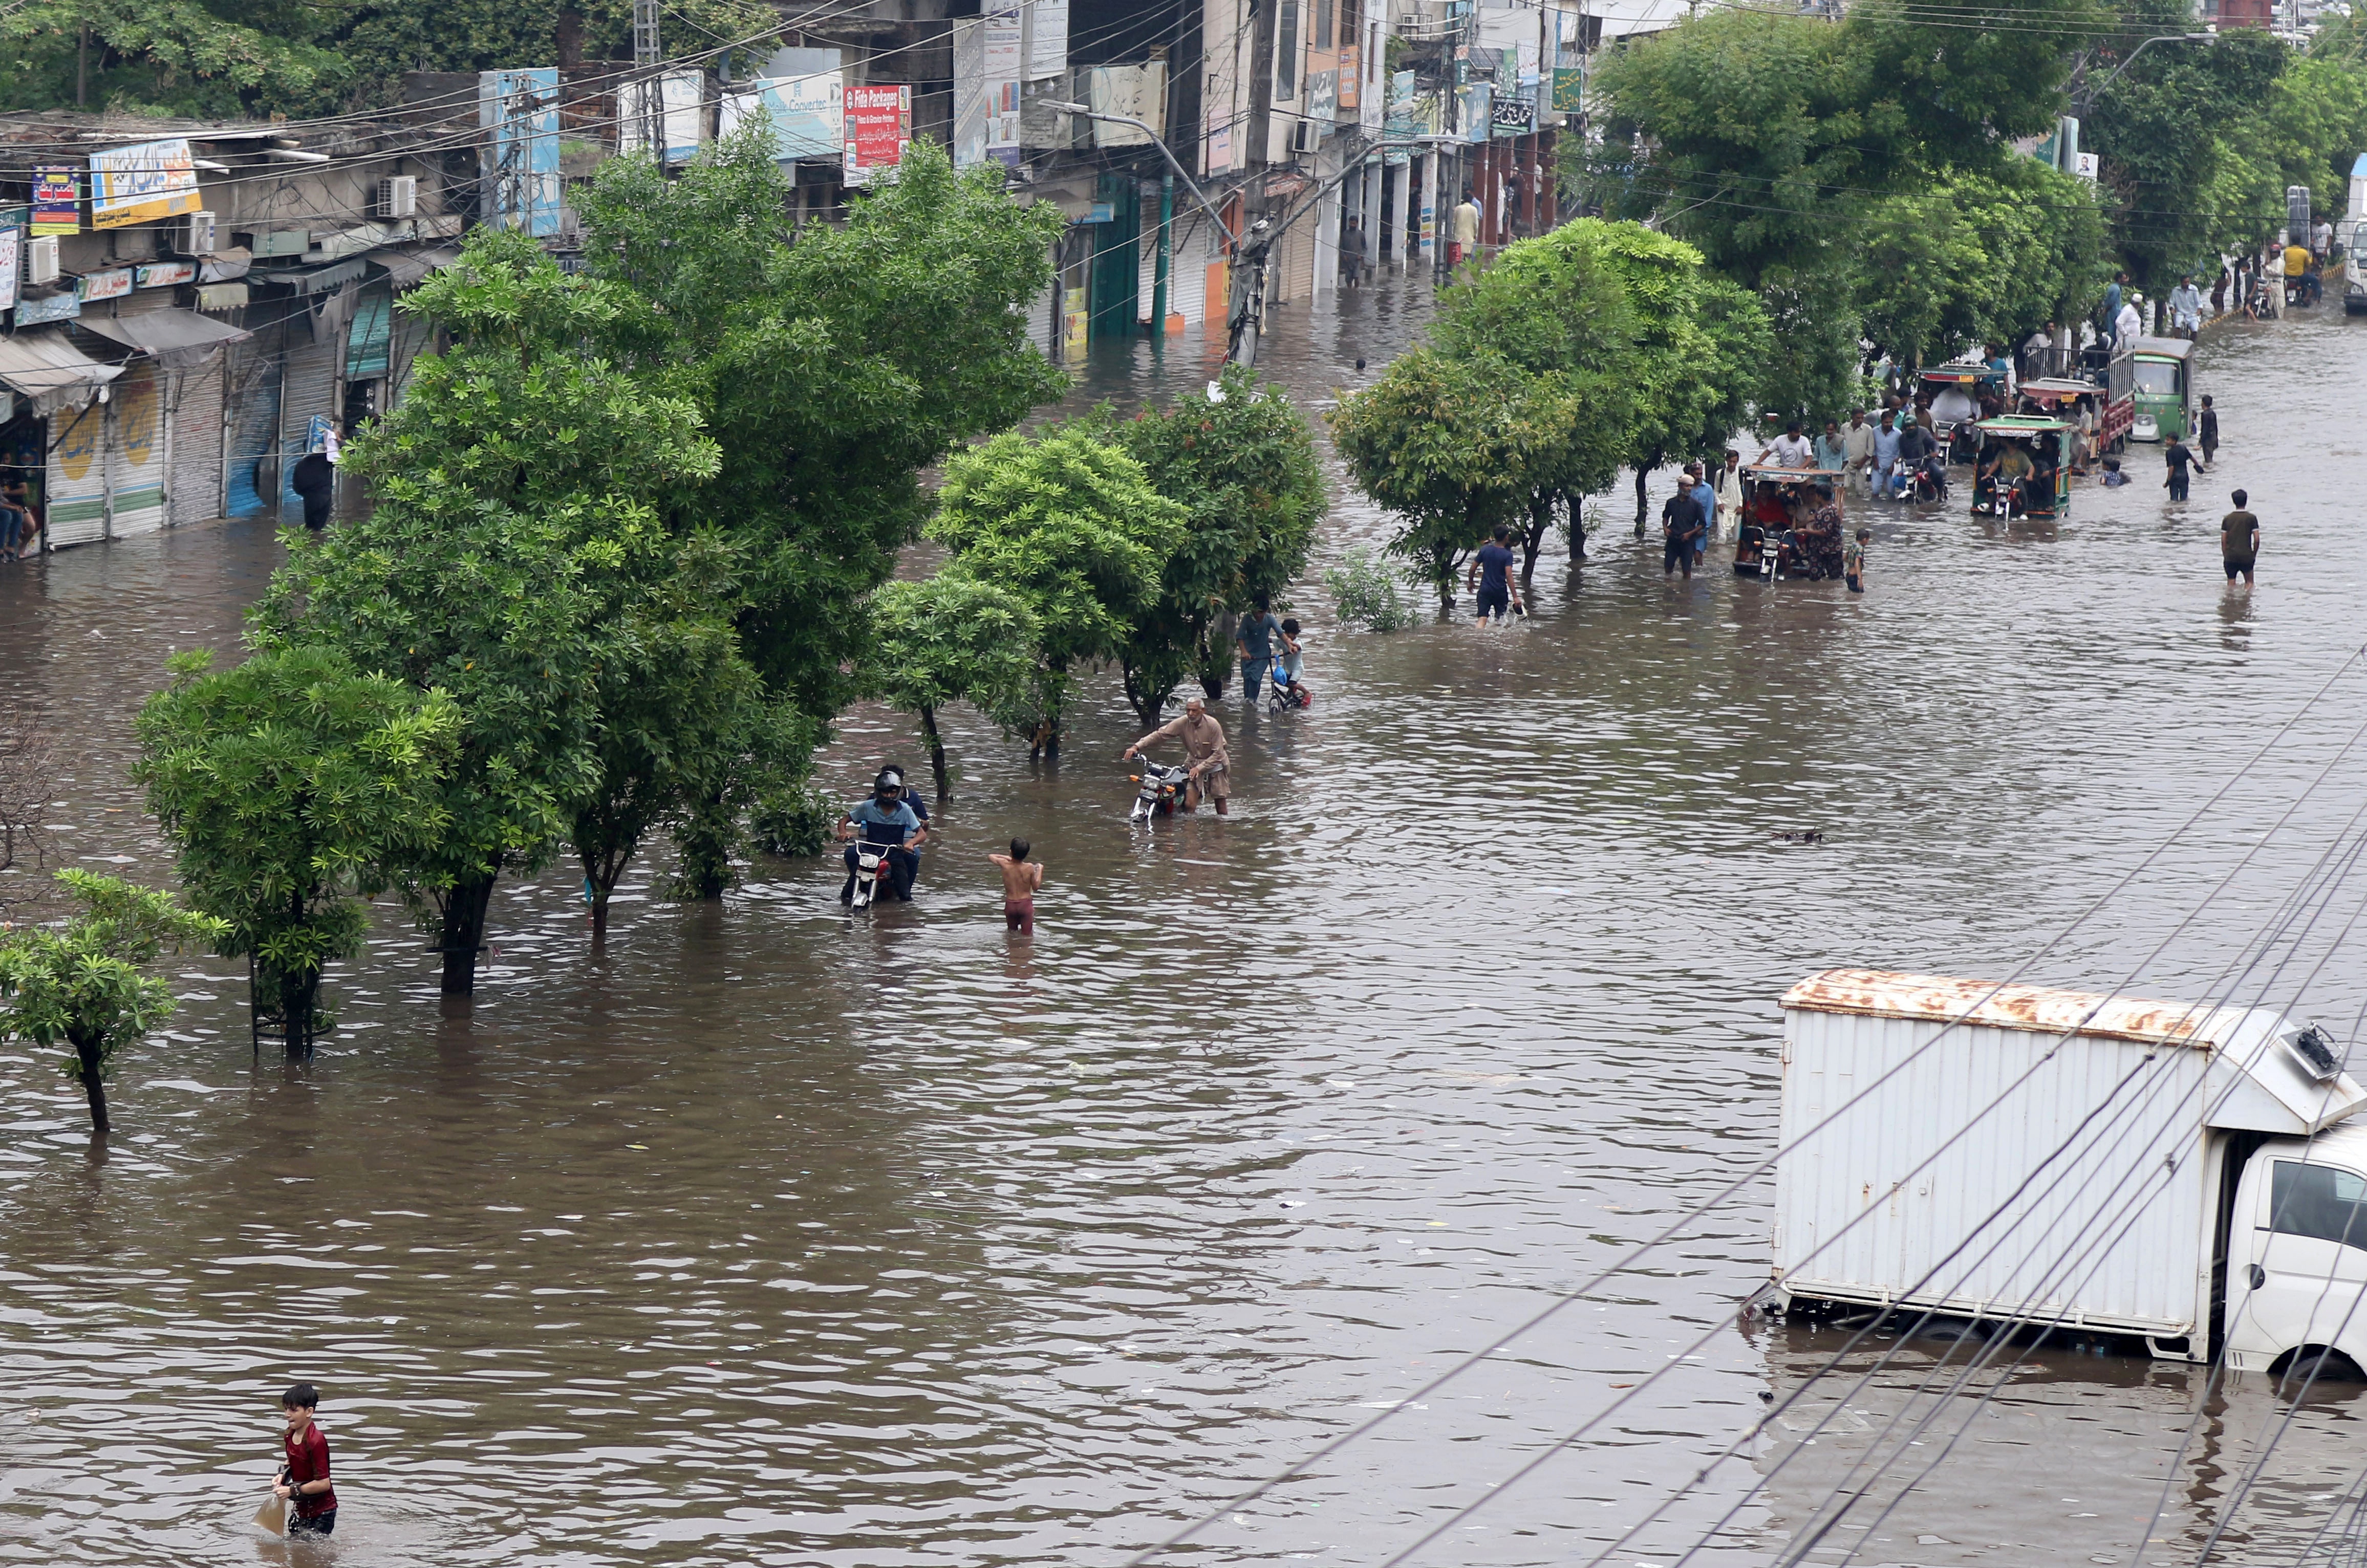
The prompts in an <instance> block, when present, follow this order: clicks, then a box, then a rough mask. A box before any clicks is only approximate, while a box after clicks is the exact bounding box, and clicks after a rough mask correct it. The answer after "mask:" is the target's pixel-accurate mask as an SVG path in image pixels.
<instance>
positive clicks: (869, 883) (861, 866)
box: [847, 843, 890, 914]
mask: <svg viewBox="0 0 2367 1568" xmlns="http://www.w3.org/2000/svg"><path fill="white" fill-rule="evenodd" d="M889 847H890V846H889V845H887V844H873V843H858V844H856V845H855V896H854V897H852V898H851V899H849V900H848V901H847V908H850V909H852V910H853V911H855V913H857V914H860V913H862V912H863V911H864V910H866V909H868V908H871V899H872V896H873V895H874V894H875V893H877V892H878V887H879V876H880V873H881V872H882V871H884V870H885V869H886V867H887V864H888V851H889Z"/></svg>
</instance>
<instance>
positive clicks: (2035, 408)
mask: <svg viewBox="0 0 2367 1568" xmlns="http://www.w3.org/2000/svg"><path fill="white" fill-rule="evenodd" d="M2019 401H2020V405H2021V406H2020V407H2018V408H2017V409H2015V411H2014V412H2017V413H2026V414H2036V415H2039V416H2040V417H2042V418H2047V419H2059V420H2061V421H2063V422H2064V423H2066V424H2070V425H2075V426H2077V427H2078V430H2079V433H2080V438H2081V441H2082V443H2083V444H2084V445H2085V446H2086V448H2087V451H2086V454H2085V455H2086V456H2088V457H2098V456H2101V455H2102V454H2103V453H2106V452H2110V451H2112V448H2113V446H2114V445H2115V444H2116V443H2118V442H2119V441H2120V440H2121V439H2122V438H2123V437H2124V436H2125V435H2127V434H2128V433H2129V426H2130V425H2131V424H2133V423H2135V421H2136V410H2137V406H2136V401H2135V399H2133V398H2132V397H2130V396H2129V395H2128V393H2127V392H2126V391H2125V390H2124V392H2123V393H2122V395H2121V398H2120V400H2118V401H2117V402H2116V401H2114V400H2113V399H2112V392H2111V390H2110V389H2108V388H2105V387H2101V386H2099V385H2098V384H2096V383H2095V382H2093V381H2088V380H2082V379H2080V378H2077V377H2062V378H2055V377H2045V378H2040V379H2038V380H2033V381H2024V382H2023V383H2022V390H2021V392H2020V394H2019ZM2080 456H2081V454H2080V453H2078V452H2074V453H2073V454H2072V457H2073V460H2074V462H2075V463H2076V462H2077V461H2078V458H2079V457H2080Z"/></svg>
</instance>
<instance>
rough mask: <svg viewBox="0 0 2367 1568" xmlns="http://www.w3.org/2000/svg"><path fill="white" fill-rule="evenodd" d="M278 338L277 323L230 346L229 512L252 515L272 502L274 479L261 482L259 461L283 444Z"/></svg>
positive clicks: (225, 483) (225, 500) (225, 491)
mask: <svg viewBox="0 0 2367 1568" xmlns="http://www.w3.org/2000/svg"><path fill="white" fill-rule="evenodd" d="M279 340H280V333H279V330H278V329H277V327H274V328H272V329H271V330H270V331H268V332H267V333H257V334H256V335H255V339H254V340H253V341H252V342H249V343H243V344H238V345H237V346H236V347H234V348H232V350H230V352H229V354H228V355H227V356H226V358H225V361H224V368H223V371H222V375H223V380H224V388H223V390H224V393H225V395H227V396H228V397H229V399H230V404H231V409H230V450H229V451H227V452H225V453H224V454H223V455H222V515H224V516H225V517H252V516H254V515H255V513H258V512H264V511H267V510H268V509H269V507H270V502H267V501H266V500H265V499H264V497H265V495H266V494H267V493H269V492H270V491H271V490H272V488H273V486H272V479H270V478H266V479H265V480H264V481H263V482H262V484H261V485H260V487H258V485H257V483H256V480H255V465H256V464H258V463H261V462H263V461H264V460H265V459H266V458H270V457H275V456H276V455H277V452H278V449H279V357H278V355H279V350H278V344H279Z"/></svg>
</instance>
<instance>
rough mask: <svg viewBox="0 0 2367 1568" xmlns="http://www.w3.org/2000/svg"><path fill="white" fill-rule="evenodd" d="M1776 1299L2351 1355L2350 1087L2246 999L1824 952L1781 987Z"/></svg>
mask: <svg viewBox="0 0 2367 1568" xmlns="http://www.w3.org/2000/svg"><path fill="white" fill-rule="evenodd" d="M1783 1006H1784V1053H1783V1062H1784V1089H1783V1110H1782V1122H1781V1126H1782V1134H1781V1135H1782V1139H1783V1144H1782V1153H1781V1154H1780V1155H1779V1156H1778V1158H1777V1164H1776V1171H1775V1220H1774V1228H1773V1235H1772V1248H1773V1254H1774V1257H1773V1269H1772V1282H1771V1283H1770V1284H1769V1285H1768V1286H1767V1287H1765V1288H1763V1289H1762V1290H1761V1292H1760V1293H1759V1295H1758V1296H1757V1297H1755V1298H1754V1303H1755V1304H1757V1305H1758V1306H1760V1307H1762V1308H1764V1309H1766V1310H1768V1311H1771V1312H1776V1313H1786V1312H1789V1313H1810V1314H1813V1313H1816V1312H1818V1311H1823V1310H1829V1309H1834V1308H1854V1309H1863V1308H1868V1307H1871V1308H1874V1310H1876V1311H1877V1312H1892V1313H1895V1312H1898V1311H1902V1310H1907V1311H1915V1312H1920V1313H1929V1314H1936V1315H1939V1316H1942V1317H1948V1318H1956V1319H1972V1320H1974V1321H1976V1322H1978V1323H1985V1324H1991V1325H2000V1326H2003V1327H2008V1328H2023V1329H2030V1328H2035V1329H2048V1330H2053V1329H2064V1330H2078V1331H2082V1332H2086V1333H2090V1334H2101V1335H2108V1336H2114V1337H2124V1340H2125V1341H2141V1342H2142V1343H2143V1345H2144V1347H2145V1348H2146V1350H2147V1351H2149V1352H2150V1353H2151V1354H2152V1355H2154V1356H2156V1357H2157V1358H2164V1359H2174V1360H2185V1361H2205V1360H2209V1359H2213V1358H2214V1356H2216V1355H2218V1354H2221V1353H2224V1354H2225V1358H2226V1364H2227V1365H2228V1366H2229V1367H2230V1368H2231V1369H2234V1370H2236V1371H2265V1372H2271V1373H2275V1374H2279V1375H2284V1376H2289V1377H2290V1376H2297V1375H2300V1374H2301V1373H2303V1372H2304V1371H2306V1372H2308V1373H2310V1374H2312V1375H2315V1376H2316V1377H2319V1378H2326V1377H2334V1376H2356V1375H2357V1374H2358V1370H2359V1369H2361V1368H2367V1311H2362V1310H2361V1306H2362V1304H2367V1124H2353V1123H2352V1122H2350V1120H2349V1118H2350V1117H2351V1115H2352V1113H2353V1112H2355V1111H2358V1110H2359V1108H2360V1107H2361V1105H2367V1089H2361V1087H2360V1085H2359V1084H2358V1082H2357V1081H2356V1080H2354V1079H2353V1078H2352V1077H2350V1075H2349V1074H2348V1073H2346V1072H2344V1071H2343V1070H2342V1061H2341V1051H2340V1048H2339V1047H2338V1046H2336V1045H2334V1044H2333V1043H2331V1042H2329V1041H2328V1040H2327V1037H2326V1035H2325V1034H2324V1033H2323V1032H2321V1031H2319V1030H2318V1029H2317V1028H2316V1026H2315V1025H2299V1024H2296V1023H2295V1022H2294V1021H2292V1020H2291V1019H2288V1018H2286V1017H2285V1016H2283V1015H2282V1014H2281V1013H2279V1012H2277V1011H2276V1010H2273V1009H2269V1008H2245V1007H2213V1006H2210V1005H2208V1004H2194V1005H2187V1004H2182V1003H2178V1002H2169V1001H2152V1000H2146V999H2144V998H2134V997H2122V996H2095V995H2089V994H2086V993H2082V992H2076V991H2062V990H2055V989H2051V988H2048V987H2039V986H2018V985H1993V984H1990V983H1988V982H1987V981H1982V980H1967V979H1960V978H1955V977H1952V976H1931V975H1901V974H1892V973H1887V972H1885V971H1879V970H1862V969H1834V970H1828V971H1826V972H1825V973H1823V974H1820V975H1815V976H1809V977H1808V978H1807V979H1805V980H1803V981H1801V982H1800V983H1799V984H1798V985H1796V986H1794V987H1792V988H1791V989H1790V990H1789V991H1787V992H1785V993H1784V999H1783Z"/></svg>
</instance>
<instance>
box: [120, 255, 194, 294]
mask: <svg viewBox="0 0 2367 1568" xmlns="http://www.w3.org/2000/svg"><path fill="white" fill-rule="evenodd" d="M197 280H198V264H197V263H195V262H186V261H175V262H151V263H149V264H148V265H146V266H135V267H133V268H132V269H131V287H132V288H164V287H166V286H167V285H169V284H175V283H195V282H196V281H197Z"/></svg>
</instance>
